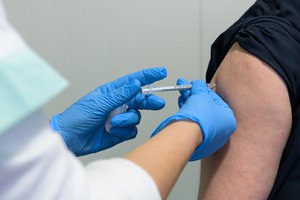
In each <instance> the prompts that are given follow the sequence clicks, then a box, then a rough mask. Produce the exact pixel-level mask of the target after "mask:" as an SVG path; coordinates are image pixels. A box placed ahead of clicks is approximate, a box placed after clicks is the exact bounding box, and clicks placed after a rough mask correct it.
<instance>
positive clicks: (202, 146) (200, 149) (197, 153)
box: [151, 114, 208, 161]
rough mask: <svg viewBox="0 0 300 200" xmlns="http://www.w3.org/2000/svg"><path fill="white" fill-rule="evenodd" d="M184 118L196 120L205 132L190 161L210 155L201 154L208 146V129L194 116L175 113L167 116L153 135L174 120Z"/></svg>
mask: <svg viewBox="0 0 300 200" xmlns="http://www.w3.org/2000/svg"><path fill="white" fill-rule="evenodd" d="M183 120H190V121H193V122H196V123H197V124H198V125H199V126H200V128H201V131H202V134H203V140H202V143H201V144H200V145H199V146H198V147H197V148H196V150H195V152H194V153H193V155H192V156H191V158H190V161H196V160H199V159H201V158H203V157H206V156H208V155H203V154H201V152H204V151H203V150H204V149H205V148H206V145H207V144H208V141H207V140H206V138H208V137H207V135H206V133H207V131H206V130H204V129H203V128H202V125H201V123H200V122H199V120H198V119H197V118H195V117H193V116H189V115H180V114H175V115H173V116H171V117H169V118H167V119H166V120H164V121H163V122H162V123H161V124H160V125H159V126H158V127H157V128H156V129H155V130H154V132H153V133H152V135H151V137H153V136H155V135H156V134H157V133H158V132H159V131H161V130H162V129H163V128H165V127H166V126H168V125H169V124H171V123H173V122H176V121H183Z"/></svg>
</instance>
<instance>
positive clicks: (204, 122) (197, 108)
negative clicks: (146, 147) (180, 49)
mask: <svg viewBox="0 0 300 200" xmlns="http://www.w3.org/2000/svg"><path fill="white" fill-rule="evenodd" d="M177 84H178V85H181V84H188V82H187V81H186V80H184V79H179V80H178V81H177ZM178 103H179V107H180V110H179V111H178V112H177V113H176V114H174V115H173V116H171V117H169V118H167V119H166V120H165V121H163V122H162V123H161V124H160V125H159V126H158V128H156V130H155V131H154V133H153V134H152V136H154V135H156V134H157V133H158V132H159V131H160V130H162V129H163V128H164V127H166V126H167V125H169V124H170V123H172V122H174V121H181V120H190V121H194V122H196V123H198V124H199V126H200V128H201V130H202V134H203V141H202V143H201V145H200V146H199V147H197V149H196V150H195V152H194V153H193V155H192V157H191V158H190V161H194V160H199V159H201V158H204V157H208V156H210V155H211V154H213V153H214V152H216V151H217V150H218V149H220V148H221V147H222V146H223V145H224V144H225V143H226V142H227V140H228V139H229V137H230V135H231V134H232V133H233V131H234V130H235V128H236V121H235V117H234V114H233V111H232V110H231V109H230V108H229V106H228V105H227V104H226V103H225V102H224V101H223V100H222V99H221V98H220V97H219V96H218V95H217V94H216V93H215V92H214V91H212V90H211V89H210V88H208V87H207V85H206V83H204V82H203V81H194V82H192V89H191V90H187V91H182V92H181V96H180V97H179V99H178Z"/></svg>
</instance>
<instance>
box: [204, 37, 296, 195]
mask: <svg viewBox="0 0 300 200" xmlns="http://www.w3.org/2000/svg"><path fill="white" fill-rule="evenodd" d="M212 82H215V83H216V84H217V87H216V92H217V93H218V94H219V95H220V96H221V97H222V98H223V99H224V100H225V101H226V102H227V103H228V104H229V105H230V107H231V108H232V109H233V110H234V113H235V117H236V120H237V129H236V131H235V133H234V134H233V135H232V137H231V138H230V140H229V141H228V143H227V144H226V145H225V146H224V147H223V148H222V149H221V150H219V151H218V152H217V153H215V154H214V155H213V156H211V157H210V158H207V159H205V160H203V161H202V167H201V185H200V192H199V198H198V199H199V200H200V199H201V200H220V199H222V200H250V199H251V200H252V199H253V200H254V199H255V200H263V199H267V197H268V195H269V193H270V191H271V189H272V186H273V183H274V180H275V177H276V174H277V170H278V166H279V162H280V158H281V155H282V152H283V150H284V147H285V144H286V142H287V139H288V136H289V133H290V129H291V121H292V117H291V106H290V101H289V96H288V91H287V88H286V85H285V83H284V82H283V80H282V79H281V78H280V77H279V76H278V74H277V73H276V72H275V71H274V70H272V69H271V68H270V66H268V65H267V64H266V63H264V62H262V61H261V60H260V59H258V58H257V57H255V56H253V55H251V54H249V53H248V52H246V51H245V50H243V49H242V48H241V47H240V46H239V45H238V44H237V43H236V44H234V45H233V47H232V49H231V50H230V51H229V52H228V54H227V56H226V57H225V58H224V60H223V62H222V64H221V66H220V67H219V69H218V71H217V72H216V74H215V76H214V78H213V80H212Z"/></svg>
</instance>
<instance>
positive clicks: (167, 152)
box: [125, 121, 203, 199]
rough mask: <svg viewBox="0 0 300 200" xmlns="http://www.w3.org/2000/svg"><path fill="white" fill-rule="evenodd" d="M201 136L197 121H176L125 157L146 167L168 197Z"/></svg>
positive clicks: (163, 196)
mask: <svg viewBox="0 0 300 200" xmlns="http://www.w3.org/2000/svg"><path fill="white" fill-rule="evenodd" d="M202 139H203V138H202V133H201V129H200V127H199V125H198V124H196V123H194V122H189V121H179V122H174V123H172V124H170V125H168V126H167V127H166V128H164V129H163V130H162V131H161V132H160V133H159V134H158V135H156V136H155V137H153V138H152V139H150V140H149V141H148V142H146V143H145V144H143V145H142V146H140V147H139V148H137V149H136V150H134V151H133V152H131V153H129V154H128V155H126V156H125V158H126V159H128V160H131V161H132V162H135V163H136V164H138V165H139V166H140V167H142V168H143V169H145V170H146V171H147V172H148V173H149V175H150V176H151V177H152V178H153V180H154V181H155V183H156V185H157V187H158V189H159V191H160V194H161V197H162V199H166V198H167V196H168V194H169V193H170V191H171V189H172V187H173V186H174V184H175V182H176V180H177V178H178V177H179V175H180V173H181V172H182V170H183V169H184V167H185V165H186V164H187V162H188V160H189V158H190V157H191V155H192V154H193V152H194V150H195V148H196V147H197V146H199V145H200V144H201V142H202Z"/></svg>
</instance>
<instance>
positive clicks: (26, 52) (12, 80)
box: [0, 48, 67, 135]
mask: <svg viewBox="0 0 300 200" xmlns="http://www.w3.org/2000/svg"><path fill="white" fill-rule="evenodd" d="M66 86H67V81H66V80H65V79H63V78H62V77H61V76H60V75H59V74H58V73H57V72H56V71H55V70H54V69H53V68H51V67H50V66H49V64H47V63H46V62H45V61H44V60H43V59H41V58H40V57H39V56H38V55H37V54H36V53H35V52H33V51H32V50H31V49H29V48H25V49H22V50H20V51H18V52H16V53H14V54H13V55H10V56H9V57H6V58H4V59H1V60H0V135H1V134H2V133H4V132H5V131H7V130H8V129H9V128H11V127H13V126H14V125H16V124H18V123H19V122H20V121H21V120H23V119H25V118H26V117H28V116H29V115H30V114H32V113H33V112H34V111H36V110H38V109H40V108H41V107H42V106H43V105H45V103H47V102H48V101H49V100H50V99H52V98H53V97H55V96H56V95H57V94H58V93H59V92H61V91H62V90H63V89H64V88H65V87H66Z"/></svg>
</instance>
